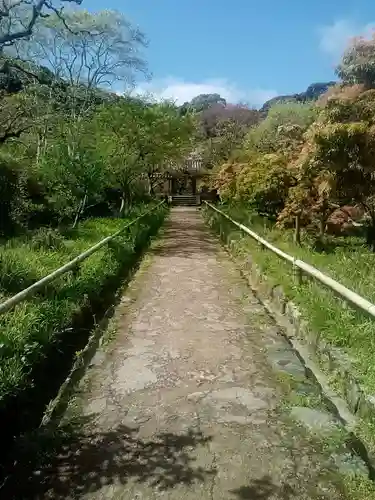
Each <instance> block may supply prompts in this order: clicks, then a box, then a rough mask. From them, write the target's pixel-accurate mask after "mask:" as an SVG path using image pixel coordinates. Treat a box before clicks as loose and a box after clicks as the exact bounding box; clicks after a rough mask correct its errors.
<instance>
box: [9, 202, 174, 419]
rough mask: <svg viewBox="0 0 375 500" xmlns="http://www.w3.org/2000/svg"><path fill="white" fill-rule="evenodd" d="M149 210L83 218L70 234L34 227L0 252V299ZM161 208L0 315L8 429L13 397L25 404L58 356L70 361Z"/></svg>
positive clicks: (158, 220) (45, 380) (150, 233)
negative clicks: (29, 232)
mask: <svg viewBox="0 0 375 500" xmlns="http://www.w3.org/2000/svg"><path fill="white" fill-rule="evenodd" d="M150 208H151V206H150V205H148V206H146V205H145V206H140V207H134V208H133V209H132V210H131V211H130V212H129V213H128V214H127V217H126V218H122V219H117V218H116V219H115V218H113V219H112V218H96V219H90V220H86V221H84V222H82V223H80V224H79V225H78V227H77V229H74V230H72V229H70V230H65V231H61V232H58V231H55V230H48V229H42V230H39V231H37V232H34V233H32V234H30V235H26V236H23V237H20V238H16V239H13V240H10V241H8V242H6V243H5V244H3V245H2V246H1V247H0V296H1V298H2V299H5V298H7V297H11V296H13V295H14V294H16V293H17V292H19V291H21V290H23V289H24V288H25V287H27V286H29V285H31V284H32V283H34V282H36V281H38V280H40V279H41V278H42V277H44V276H46V275H47V274H49V273H50V272H52V271H53V270H55V269H57V268H58V267H60V266H61V265H63V264H65V263H67V262H68V261H69V260H71V259H73V258H74V257H76V256H77V255H78V254H80V253H82V252H83V251H85V250H87V249H88V248H90V247H91V246H92V245H94V244H95V243H97V242H99V241H100V240H102V239H103V238H105V237H106V236H109V235H111V234H113V233H114V232H116V231H118V230H119V229H120V228H122V227H123V226H125V225H126V224H127V223H128V222H130V221H132V220H134V219H135V218H136V217H137V216H139V215H140V214H141V213H144V212H146V211H147V210H149V209H150ZM166 210H167V209H166V208H165V207H163V206H161V207H158V208H156V209H155V210H154V211H153V212H151V213H150V214H148V215H146V216H145V217H144V218H142V219H141V220H140V221H138V222H137V223H136V224H134V225H133V226H131V228H129V229H126V230H125V231H124V232H123V233H122V234H121V235H120V236H118V237H117V238H116V239H115V240H113V241H111V242H110V243H109V244H107V245H105V246H104V247H103V248H101V249H100V250H99V251H97V252H96V253H94V254H93V255H92V256H91V257H89V258H88V259H87V260H85V261H84V262H83V263H82V264H81V265H80V267H79V269H78V271H77V273H72V272H69V273H66V274H65V275H63V276H62V277H60V278H58V279H57V280H56V281H54V282H52V283H50V284H49V285H47V286H46V287H45V288H44V289H43V290H41V291H40V292H39V293H37V294H36V295H34V296H33V297H32V298H30V299H27V300H25V301H24V302H22V303H20V304H19V305H18V306H16V307H15V308H14V309H13V310H11V311H9V312H7V313H5V314H3V315H0V415H1V416H2V417H4V418H5V416H6V417H9V420H10V422H11V423H12V419H13V420H14V419H15V420H17V418H15V415H13V416H12V415H9V412H10V413H12V412H13V411H14V409H15V408H17V409H18V410H19V408H20V407H19V397H21V399H22V400H23V403H25V402H27V400H28V398H29V399H30V394H34V395H35V392H36V393H38V394H40V393H43V391H44V384H45V385H46V386H48V385H49V380H48V379H49V378H51V377H54V376H55V375H56V376H57V374H58V371H59V363H61V365H63V364H64V363H66V359H65V357H66V356H65V355H66V352H69V353H70V354H73V356H74V352H73V353H72V352H71V351H72V349H76V348H77V346H78V349H79V348H80V347H82V346H83V345H84V342H85V340H86V339H87V338H88V336H89V330H90V329H91V328H92V326H94V325H95V322H96V319H97V318H96V316H95V315H96V314H97V311H98V310H100V309H101V307H102V306H103V304H104V303H105V302H107V305H108V301H110V299H111V297H113V294H114V292H115V291H116V289H117V288H118V287H119V286H120V285H121V283H122V281H123V279H124V277H125V276H126V274H127V271H129V270H130V269H131V268H132V266H133V265H134V264H135V262H136V260H137V256H138V255H139V254H140V252H141V251H142V250H143V249H144V248H145V247H146V246H147V244H148V242H149V239H150V237H151V236H153V235H154V234H156V232H157V230H158V228H159V227H160V225H161V223H162V221H163V219H164V217H165V214H166ZM88 318H89V320H88ZM78 337H79V338H78ZM80 344H81V345H80ZM51 353H52V354H51ZM50 356H51V362H49V361H50V360H49V357H50ZM69 362H71V360H70V361H69ZM51 364H52V365H53V366H52V367H51V366H49V365H51ZM51 368H52V372H51V373H49V372H48V370H49V369H51ZM33 391H34V392H33ZM25 394H27V395H28V396H26V395H25ZM29 402H30V406H32V401H29ZM47 402H48V401H47ZM25 418H26V417H25V414H22V419H25ZM6 419H7V418H6Z"/></svg>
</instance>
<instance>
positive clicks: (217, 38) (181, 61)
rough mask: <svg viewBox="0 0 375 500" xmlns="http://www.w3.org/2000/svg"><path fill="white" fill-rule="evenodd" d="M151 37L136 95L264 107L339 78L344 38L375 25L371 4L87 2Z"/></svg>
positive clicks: (344, 0)
mask: <svg viewBox="0 0 375 500" xmlns="http://www.w3.org/2000/svg"><path fill="white" fill-rule="evenodd" d="M82 6H83V7H85V8H87V9H89V10H100V9H102V8H103V7H105V8H107V9H116V10H119V11H121V12H123V13H124V14H125V15H126V16H127V17H128V19H129V20H130V21H132V22H133V23H134V24H136V25H137V26H139V27H140V29H141V30H142V31H144V32H145V34H146V35H147V37H148V38H149V42H150V44H149V48H148V49H147V50H146V53H145V56H146V59H147V61H148V64H149V68H150V71H151V72H152V74H153V79H152V81H151V82H150V83H142V82H140V83H139V86H138V90H139V91H150V92H153V93H155V95H156V96H161V97H165V98H173V99H175V100H177V102H179V103H182V102H183V101H185V100H189V99H191V98H192V97H194V96H195V95H197V94H199V93H202V92H219V93H221V95H223V97H225V98H227V99H228V100H229V101H232V102H236V101H247V102H248V103H249V104H252V105H256V106H258V105H261V104H262V103H263V102H264V101H265V100H266V99H268V98H270V97H273V96H274V95H277V94H285V93H286V94H288V93H293V92H300V91H303V90H305V89H306V87H307V86H308V85H309V84H311V83H313V82H318V81H327V80H331V79H333V78H334V72H333V68H334V66H335V63H336V62H337V61H338V60H339V57H340V54H341V53H342V50H343V49H344V48H345V45H346V43H347V40H348V39H350V37H352V36H354V35H358V34H367V33H368V32H369V30H370V28H371V26H372V25H375V1H374V0H309V1H301V0H284V1H282V0H258V1H255V0H231V1H228V0H216V1H214V0H159V1H157V0H107V1H106V2H105V3H104V4H103V2H102V1H100V0H84V1H83V4H82Z"/></svg>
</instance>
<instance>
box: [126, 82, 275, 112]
mask: <svg viewBox="0 0 375 500" xmlns="http://www.w3.org/2000/svg"><path fill="white" fill-rule="evenodd" d="M214 93H217V94H220V95H221V97H224V99H226V100H227V102H230V103H238V102H246V103H248V104H249V105H251V106H261V105H262V104H263V103H264V102H265V101H267V100H268V99H271V98H272V97H275V96H276V95H278V94H277V92H276V91H275V90H268V89H260V88H251V89H240V88H238V87H237V86H236V85H235V84H234V83H232V82H230V81H228V80H226V79H213V80H204V81H186V80H182V79H178V78H172V77H171V78H165V79H162V80H154V81H151V82H149V83H144V84H142V85H139V86H138V87H136V88H135V90H134V91H133V94H135V95H145V94H146V95H147V94H150V95H152V96H153V97H154V98H155V99H156V100H162V99H170V100H173V101H175V102H176V104H178V105H181V104H183V103H184V102H186V101H191V99H192V98H193V97H195V96H197V95H199V94H214Z"/></svg>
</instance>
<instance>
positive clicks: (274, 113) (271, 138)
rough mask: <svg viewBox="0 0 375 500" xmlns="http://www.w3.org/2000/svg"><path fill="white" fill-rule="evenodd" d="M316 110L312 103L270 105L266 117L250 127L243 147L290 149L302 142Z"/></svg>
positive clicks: (273, 150)
mask: <svg viewBox="0 0 375 500" xmlns="http://www.w3.org/2000/svg"><path fill="white" fill-rule="evenodd" d="M316 116H317V110H316V108H315V107H314V105H312V104H309V103H308V104H303V103H297V102H288V103H283V104H276V105H275V106H272V107H271V108H270V110H269V112H268V114H267V117H266V118H265V119H264V120H263V121H262V122H261V123H260V124H259V125H258V126H256V127H254V128H252V129H250V131H249V132H248V134H247V137H246V139H245V143H244V146H245V149H247V150H249V151H252V150H256V151H259V152H261V153H274V152H278V151H280V149H290V148H293V147H295V144H296V143H297V144H298V143H300V142H302V140H303V134H304V132H305V131H306V130H307V128H308V127H309V126H310V125H311V123H313V121H314V119H315V118H316Z"/></svg>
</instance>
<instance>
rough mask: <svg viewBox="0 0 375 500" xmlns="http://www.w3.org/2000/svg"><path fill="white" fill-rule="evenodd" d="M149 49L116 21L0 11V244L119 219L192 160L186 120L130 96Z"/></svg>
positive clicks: (33, 6)
mask: <svg viewBox="0 0 375 500" xmlns="http://www.w3.org/2000/svg"><path fill="white" fill-rule="evenodd" d="M39 7H40V8H41V9H42V10H41V11H40V12H39V10H37V9H39ZM34 17H35V19H34ZM25 26H26V28H25ZM146 46H147V41H146V37H145V35H144V34H143V33H141V32H140V31H139V30H138V29H137V28H135V27H133V26H132V25H131V24H130V23H129V22H128V21H127V20H126V18H125V17H124V16H123V15H122V14H119V13H118V12H115V11H108V10H106V11H99V12H96V13H90V12H88V11H86V10H84V9H81V8H75V9H74V10H68V9H65V10H58V9H57V7H55V6H54V5H53V4H52V3H50V2H38V3H34V2H26V1H21V2H17V3H16V4H14V5H13V4H12V5H11V6H10V7H9V9H8V11H7V12H5V11H4V12H3V11H1V10H0V100H1V107H0V213H1V218H0V235H3V236H4V237H9V236H12V235H14V234H17V233H18V232H20V231H23V230H28V229H33V228H37V227H40V226H43V225H49V226H51V225H52V226H59V225H61V224H63V225H69V224H73V225H75V224H77V221H78V220H79V219H80V218H81V217H82V216H85V215H86V214H88V213H90V210H91V212H92V210H94V211H95V213H103V214H108V213H117V214H123V213H124V211H126V209H127V207H129V206H130V205H131V204H132V203H133V201H134V200H136V199H144V198H145V197H147V196H148V195H150V194H152V193H153V191H154V182H155V176H154V175H153V174H154V173H155V171H156V170H157V169H159V170H160V169H162V168H163V165H164V164H167V163H168V162H169V161H177V160H178V159H179V158H181V157H183V156H184V155H185V154H186V152H187V151H190V149H191V147H192V146H191V142H192V138H193V137H194V131H195V128H196V126H195V121H194V117H193V115H192V113H186V114H184V115H182V114H181V113H180V111H179V110H178V108H177V107H176V106H175V105H173V104H172V103H170V102H163V103H156V102H155V103H150V102H145V101H143V100H142V99H135V98H131V97H128V96H127V93H128V91H129V90H131V88H132V86H133V84H134V82H135V80H136V79H137V78H139V77H144V75H147V64H146V62H145V59H144V49H145V48H146ZM117 85H118V86H120V87H121V88H123V89H124V96H118V95H116V94H115V93H114V92H113V91H112V89H113V88H116V86H117Z"/></svg>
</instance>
